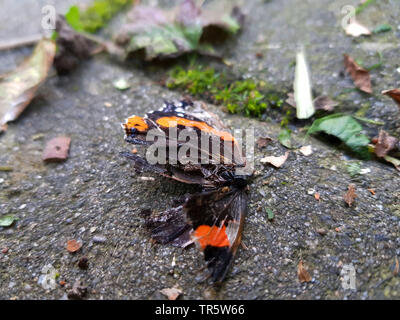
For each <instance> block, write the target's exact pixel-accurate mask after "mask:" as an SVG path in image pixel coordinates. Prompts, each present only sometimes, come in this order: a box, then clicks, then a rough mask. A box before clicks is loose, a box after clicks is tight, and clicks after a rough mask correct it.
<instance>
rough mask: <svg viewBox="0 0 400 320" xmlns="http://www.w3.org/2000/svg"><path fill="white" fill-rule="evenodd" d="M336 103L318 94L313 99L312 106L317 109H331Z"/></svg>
mask: <svg viewBox="0 0 400 320" xmlns="http://www.w3.org/2000/svg"><path fill="white" fill-rule="evenodd" d="M338 105H339V103H338V102H336V101H334V100H332V99H331V98H329V97H327V96H319V97H317V98H315V100H314V106H315V109H317V110H325V111H333V110H334V109H335V107H337V106H338Z"/></svg>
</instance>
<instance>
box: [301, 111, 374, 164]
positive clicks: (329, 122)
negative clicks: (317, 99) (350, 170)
mask: <svg viewBox="0 0 400 320" xmlns="http://www.w3.org/2000/svg"><path fill="white" fill-rule="evenodd" d="M362 129H363V128H362V126H361V125H360V124H359V123H358V122H357V121H356V120H355V119H354V118H353V117H351V116H347V115H343V114H333V115H330V116H327V117H324V118H320V119H317V120H315V121H314V123H313V124H312V126H311V128H310V129H309V130H308V132H307V134H312V133H316V132H320V131H322V132H325V133H327V134H330V135H332V136H335V137H337V138H339V139H340V140H342V141H343V142H344V143H345V144H346V145H347V146H348V147H349V148H350V149H351V150H353V151H354V152H356V153H357V154H359V155H360V156H363V157H367V156H368V155H369V152H368V143H369V141H370V139H369V138H368V137H367V136H366V135H364V134H362V133H361V131H362Z"/></svg>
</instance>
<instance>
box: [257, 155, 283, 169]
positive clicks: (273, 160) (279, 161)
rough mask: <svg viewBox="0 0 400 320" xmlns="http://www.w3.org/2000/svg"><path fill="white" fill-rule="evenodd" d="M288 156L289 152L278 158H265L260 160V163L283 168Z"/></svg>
mask: <svg viewBox="0 0 400 320" xmlns="http://www.w3.org/2000/svg"><path fill="white" fill-rule="evenodd" d="M288 156H289V152H288V151H287V152H285V154H284V155H283V156H280V157H265V158H263V159H261V160H260V161H261V163H269V164H272V165H273V166H274V167H276V168H280V167H282V166H283V164H284V163H285V162H286V160H287V158H288Z"/></svg>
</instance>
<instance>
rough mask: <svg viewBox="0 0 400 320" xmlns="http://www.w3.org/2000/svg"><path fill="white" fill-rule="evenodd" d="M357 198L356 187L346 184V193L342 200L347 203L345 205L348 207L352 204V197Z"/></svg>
mask: <svg viewBox="0 0 400 320" xmlns="http://www.w3.org/2000/svg"><path fill="white" fill-rule="evenodd" d="M355 198H357V195H356V187H355V185H354V184H349V186H348V191H347V193H346V194H345V195H344V201H345V202H346V203H347V205H348V206H349V207H351V206H352V204H353V202H354V199H355Z"/></svg>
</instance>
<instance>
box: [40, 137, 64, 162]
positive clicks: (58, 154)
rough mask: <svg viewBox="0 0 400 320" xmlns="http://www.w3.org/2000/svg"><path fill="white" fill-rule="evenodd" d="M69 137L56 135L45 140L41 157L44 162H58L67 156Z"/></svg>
mask: <svg viewBox="0 0 400 320" xmlns="http://www.w3.org/2000/svg"><path fill="white" fill-rule="evenodd" d="M70 144H71V138H69V137H62V136H61V137H57V138H54V139H52V140H50V141H49V142H47V144H46V147H45V149H44V151H43V155H42V159H43V161H46V162H58V161H63V160H66V159H67V158H68V151H69V146H70Z"/></svg>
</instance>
